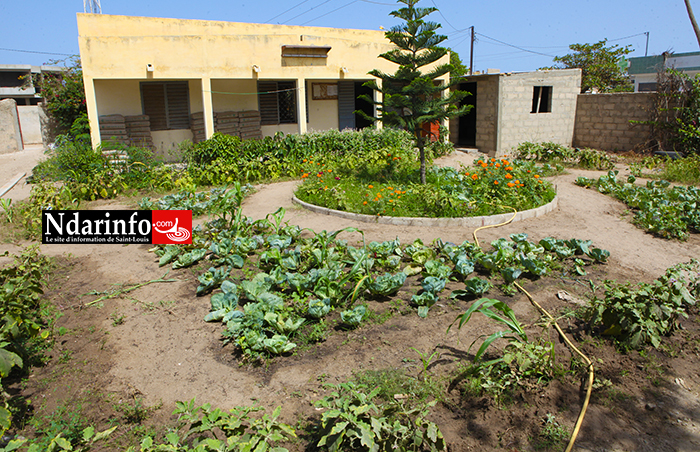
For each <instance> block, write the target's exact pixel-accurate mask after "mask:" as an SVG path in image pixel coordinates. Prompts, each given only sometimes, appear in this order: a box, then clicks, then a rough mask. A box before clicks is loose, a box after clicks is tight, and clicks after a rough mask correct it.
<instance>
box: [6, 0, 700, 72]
mask: <svg viewBox="0 0 700 452" xmlns="http://www.w3.org/2000/svg"><path fill="white" fill-rule="evenodd" d="M99 3H100V4H101V6H102V13H103V14H115V15H128V16H147V17H168V18H177V19H204V20H222V21H230V22H252V23H273V24H274V23H278V24H286V25H309V26H317V27H334V28H359V29H370V30H379V29H380V27H384V29H388V28H390V27H391V26H393V25H396V24H398V23H400V21H399V20H398V19H396V18H394V17H391V16H390V13H391V11H394V10H396V9H397V8H398V7H399V4H398V3H395V2H393V1H391V0H243V1H240V0H226V1H223V0H203V1H195V0H100V2H99ZM418 6H420V7H429V6H434V7H437V8H438V12H435V13H432V14H431V15H430V16H428V20H431V21H434V22H438V23H440V24H441V25H442V28H441V29H440V33H441V34H443V35H446V36H447V37H448V39H447V40H446V41H445V42H444V43H443V44H442V45H443V46H446V47H450V48H452V49H453V50H455V51H457V52H458V53H459V55H460V57H461V59H462V61H463V62H464V63H465V65H467V66H468V65H469V55H470V43H471V30H470V29H469V27H472V26H473V27H474V30H475V32H476V41H475V44H474V66H473V69H474V71H484V70H486V69H489V68H492V69H499V70H500V71H501V72H523V71H532V70H536V69H538V68H541V67H545V66H552V65H553V64H554V63H553V61H552V59H553V57H554V56H562V55H565V54H567V53H569V48H568V46H569V45H570V44H576V43H595V42H598V41H601V40H603V39H607V40H608V45H613V44H617V45H620V46H626V45H630V46H631V48H632V49H633V52H632V53H631V54H629V55H628V56H632V57H635V56H645V51H646V46H647V35H646V34H645V33H647V32H648V36H649V40H648V55H658V54H660V53H662V52H664V51H673V52H677V53H683V52H695V51H700V46H699V45H698V41H697V39H696V37H695V34H694V33H693V29H692V26H691V24H690V20H689V18H688V14H687V11H686V9H685V4H684V2H683V1H682V0H655V1H647V0H635V1H627V0H625V1H619V0H608V1H599V0H577V1H567V0H563V1H559V2H552V1H551V0H548V1H542V0H528V1H515V0H511V1H499V0H491V1H479V2H475V1H469V0H421V1H420V3H419V4H418ZM691 6H692V7H694V9H695V13H696V15H697V16H698V18H699V19H700V0H693V1H691ZM78 12H83V1H81V0H28V1H24V2H19V1H10V0H0V18H1V19H2V23H3V26H2V27H0V64H32V65H41V64H46V63H50V62H51V60H60V59H65V58H66V57H67V56H69V55H75V54H78V30H77V25H76V16H75V15H76V13H78Z"/></svg>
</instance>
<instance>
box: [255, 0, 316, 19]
mask: <svg viewBox="0 0 700 452" xmlns="http://www.w3.org/2000/svg"><path fill="white" fill-rule="evenodd" d="M308 1H309V0H304V1H303V2H301V3H297V4H296V5H294V6H292V7H291V8H289V9H288V10H287V11H285V12H283V13H279V14H278V15H276V16H275V17H273V18H272V19H268V20H266V22H272V21H273V20H275V19H277V18H278V17H279V16H283V15H285V14H287V13H288V12H289V11H291V10H293V9H294V8H298V7H299V6H301V5H303V4H304V3H306V2H308Z"/></svg>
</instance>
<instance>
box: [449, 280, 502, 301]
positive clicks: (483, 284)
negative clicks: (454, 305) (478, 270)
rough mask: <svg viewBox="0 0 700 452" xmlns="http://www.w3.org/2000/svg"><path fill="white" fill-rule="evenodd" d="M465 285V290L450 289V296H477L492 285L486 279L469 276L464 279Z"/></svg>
mask: <svg viewBox="0 0 700 452" xmlns="http://www.w3.org/2000/svg"><path fill="white" fill-rule="evenodd" d="M464 285H465V287H466V289H465V290H454V291H452V295H450V297H451V298H462V297H465V296H476V297H479V296H481V295H483V294H485V293H486V292H488V291H489V289H491V287H493V285H492V284H491V283H490V282H489V281H488V280H486V279H481V278H477V277H474V278H471V279H468V280H466V281H464Z"/></svg>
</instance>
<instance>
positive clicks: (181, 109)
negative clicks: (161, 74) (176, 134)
mask: <svg viewBox="0 0 700 452" xmlns="http://www.w3.org/2000/svg"><path fill="white" fill-rule="evenodd" d="M165 88H166V100H167V102H168V129H189V128H190V105H189V89H188V86H187V82H176V83H166V85H165Z"/></svg>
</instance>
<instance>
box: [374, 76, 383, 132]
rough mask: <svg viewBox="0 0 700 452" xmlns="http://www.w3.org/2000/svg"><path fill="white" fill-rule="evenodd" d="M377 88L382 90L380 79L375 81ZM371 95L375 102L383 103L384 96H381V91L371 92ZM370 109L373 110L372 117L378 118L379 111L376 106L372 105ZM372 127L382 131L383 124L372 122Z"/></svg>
mask: <svg viewBox="0 0 700 452" xmlns="http://www.w3.org/2000/svg"><path fill="white" fill-rule="evenodd" d="M377 88H379V89H382V79H380V78H378V79H377ZM372 95H373V96H374V100H375V101H379V102H383V101H384V94H382V92H381V91H373V92H372ZM372 108H374V117H375V118H378V117H379V116H378V114H379V111H378V110H377V105H374V106H373V107H372ZM374 127H376V128H377V129H382V128H384V123H383V122H382V121H374Z"/></svg>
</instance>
